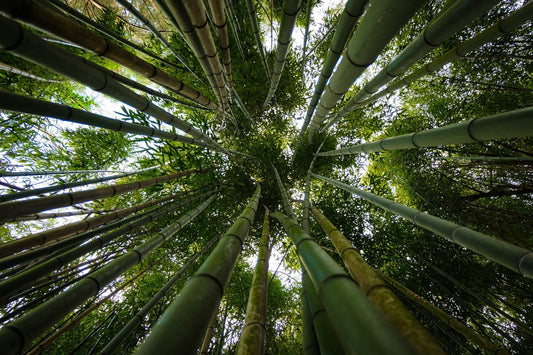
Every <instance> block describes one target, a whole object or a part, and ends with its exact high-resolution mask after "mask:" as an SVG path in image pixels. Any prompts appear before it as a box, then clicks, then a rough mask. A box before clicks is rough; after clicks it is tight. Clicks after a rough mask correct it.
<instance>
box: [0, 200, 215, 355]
mask: <svg viewBox="0 0 533 355" xmlns="http://www.w3.org/2000/svg"><path fill="white" fill-rule="evenodd" d="M214 199H215V196H212V197H211V198H209V199H208V200H207V201H205V202H203V203H201V204H200V205H199V206H198V207H196V208H194V209H193V210H191V211H190V212H188V213H186V214H185V215H184V216H183V217H181V218H180V219H179V220H178V221H177V222H176V223H175V224H173V225H171V226H169V227H167V228H165V229H164V230H163V231H161V232H159V233H157V234H156V235H155V236H153V237H151V238H149V239H148V240H147V241H146V242H144V243H143V244H141V245H139V246H138V247H136V248H134V249H133V250H131V251H129V252H127V253H126V254H123V255H122V256H120V257H118V258H117V259H115V260H113V261H112V262H110V263H109V264H107V265H106V266H104V267H103V268H101V269H99V270H98V271H96V272H93V273H91V274H89V275H87V276H86V277H84V278H83V279H82V280H81V281H79V282H77V283H76V284H75V285H74V286H72V287H71V288H69V289H68V290H66V291H64V292H63V293H60V294H59V295H57V296H55V297H54V298H52V299H50V300H48V301H47V302H45V303H43V304H41V305H40V306H38V307H37V308H35V309H33V310H31V311H30V312H28V313H26V314H25V315H23V316H21V317H19V318H18V319H16V320H15V321H13V322H11V323H9V324H7V325H6V326H4V327H3V328H2V329H0V347H1V349H2V351H3V353H4V354H6V355H9V354H18V353H19V352H21V351H22V350H23V349H24V347H26V346H28V345H30V344H31V343H32V341H33V340H35V339H36V338H38V337H39V336H41V335H42V334H43V333H44V332H45V331H46V330H47V329H48V328H49V327H51V326H53V325H54V324H55V323H56V322H57V321H59V320H60V319H62V318H63V317H65V316H66V315H67V314H68V313H70V312H71V311H72V310H74V309H75V308H76V307H78V306H79V305H81V304H82V303H83V302H85V301H86V300H88V299H89V298H91V297H92V296H95V295H96V294H97V293H98V292H99V291H100V290H102V288H103V287H105V286H106V285H107V284H109V283H110V282H112V281H113V280H114V279H115V278H117V277H118V276H120V275H121V274H122V273H124V272H125V271H127V270H128V269H129V268H131V267H132V266H134V265H136V264H138V263H139V262H141V260H142V259H144V258H145V257H146V256H147V255H148V254H149V253H151V252H152V251H153V250H154V249H156V248H158V247H160V246H161V245H162V244H163V243H164V242H165V241H166V240H167V239H169V238H171V237H172V236H174V235H175V234H176V233H177V232H178V231H179V230H180V229H181V228H183V226H185V225H186V224H187V223H189V222H190V221H191V220H192V219H193V218H194V217H196V216H197V215H198V214H199V213H200V212H202V211H203V210H204V209H205V208H206V207H207V206H209V204H210V203H211V202H213V200H214Z"/></svg>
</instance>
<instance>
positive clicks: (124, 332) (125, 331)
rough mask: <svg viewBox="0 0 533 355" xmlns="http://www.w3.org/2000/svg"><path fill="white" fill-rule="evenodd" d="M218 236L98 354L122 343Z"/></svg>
mask: <svg viewBox="0 0 533 355" xmlns="http://www.w3.org/2000/svg"><path fill="white" fill-rule="evenodd" d="M218 239H219V238H218V237H215V238H213V239H211V240H210V241H209V242H208V243H207V244H206V245H205V246H204V247H203V248H202V249H201V250H200V251H198V252H197V253H196V254H195V255H193V256H192V257H190V258H189V261H188V262H187V263H186V264H185V265H183V266H182V267H181V268H180V269H179V271H178V272H176V274H174V276H172V277H171V278H170V279H168V281H167V282H166V283H165V285H164V286H163V287H162V288H161V289H160V290H159V291H157V293H156V294H154V295H153V296H152V298H151V299H150V300H149V301H148V302H147V303H146V304H145V305H144V306H143V307H142V308H141V309H140V310H139V311H138V312H137V313H136V314H135V315H134V316H133V318H131V320H130V321H129V322H128V323H127V324H125V325H124V326H123V327H122V328H121V329H120V331H119V332H118V333H117V334H116V335H115V336H114V337H113V339H111V340H110V341H109V342H108V343H107V345H106V346H105V347H104V348H103V349H102V350H100V352H99V354H101V355H104V354H112V353H113V351H114V350H115V349H116V348H117V347H119V346H120V344H122V342H123V341H124V340H125V339H126V338H127V336H128V335H129V334H130V333H131V332H132V331H133V330H134V329H135V328H136V327H137V326H138V325H139V324H141V323H142V321H143V320H144V318H145V317H146V315H147V314H148V313H149V312H150V310H152V308H154V307H155V306H156V305H157V303H159V301H160V300H161V299H162V298H163V297H164V296H165V295H166V294H167V292H168V291H169V290H170V289H171V288H172V287H173V286H174V284H176V282H178V280H180V278H181V277H182V276H183V274H185V273H186V272H187V271H188V270H189V269H190V268H191V266H192V265H193V264H194V262H195V261H196V259H198V258H199V257H200V256H201V255H202V254H203V253H204V252H205V251H206V250H207V249H208V248H209V247H210V246H211V245H213V243H214V242H216V241H217V240H218Z"/></svg>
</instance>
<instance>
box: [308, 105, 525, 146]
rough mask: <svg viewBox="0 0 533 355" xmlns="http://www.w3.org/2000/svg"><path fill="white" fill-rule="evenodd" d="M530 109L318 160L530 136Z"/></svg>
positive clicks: (381, 140) (393, 138) (381, 142)
mask: <svg viewBox="0 0 533 355" xmlns="http://www.w3.org/2000/svg"><path fill="white" fill-rule="evenodd" d="M532 114H533V107H526V108H523V109H518V110H514V111H508V112H503V113H499V114H496V115H492V116H487V117H482V118H474V119H472V120H468V121H463V122H459V123H454V124H451V125H448V126H444V127H439V128H433V129H428V130H426V131H420V132H415V133H409V134H402V135H400V136H396V137H389V138H383V139H380V140H377V141H373V142H368V143H363V144H356V145H352V146H349V147H345V148H341V149H337V150H330V151H328V152H322V153H318V154H317V155H319V156H333V155H346V154H359V153H371V152H383V151H388V150H402V149H414V148H423V147H437V146H441V145H450V144H464V143H475V142H483V141H489V140H496V139H505V138H518V137H528V136H533V120H531V115H532Z"/></svg>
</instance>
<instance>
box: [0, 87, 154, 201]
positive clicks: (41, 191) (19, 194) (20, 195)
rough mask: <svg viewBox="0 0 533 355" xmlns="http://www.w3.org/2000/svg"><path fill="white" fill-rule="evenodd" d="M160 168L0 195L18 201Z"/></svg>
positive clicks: (2, 197) (3, 198) (4, 198)
mask: <svg viewBox="0 0 533 355" xmlns="http://www.w3.org/2000/svg"><path fill="white" fill-rule="evenodd" d="M1 95H2V92H1V91H0V108H1V106H2V105H1V101H2V99H1ZM160 167H161V166H159V165H158V166H153V167H150V168H146V169H141V170H137V171H132V172H128V173H123V174H119V175H111V176H104V177H101V178H95V179H89V180H84V181H76V182H68V183H64V184H59V185H52V186H47V187H42V188H38V189H31V190H26V191H20V192H16V193H12V194H9V195H0V202H7V201H13V200H18V199H20V198H23V197H29V196H36V195H41V194H44V193H49V192H54V191H60V190H65V189H70V188H72V187H78V186H87V185H91V184H96V183H99V182H104V181H109V180H116V179H120V178H123V177H126V176H131V175H136V174H140V173H143V172H145V171H150V170H154V169H157V168H160Z"/></svg>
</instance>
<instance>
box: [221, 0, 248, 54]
mask: <svg viewBox="0 0 533 355" xmlns="http://www.w3.org/2000/svg"><path fill="white" fill-rule="evenodd" d="M224 5H225V7H226V10H227V12H228V15H229V26H230V27H231V30H232V32H233V36H235V42H236V44H237V48H238V49H239V53H240V54H241V58H242V59H243V60H244V61H245V62H246V57H245V56H244V50H243V49H242V43H241V40H240V38H239V32H240V31H241V28H240V27H241V26H239V21H238V20H237V16H236V15H235V11H234V9H233V4H232V3H231V1H229V0H224Z"/></svg>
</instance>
